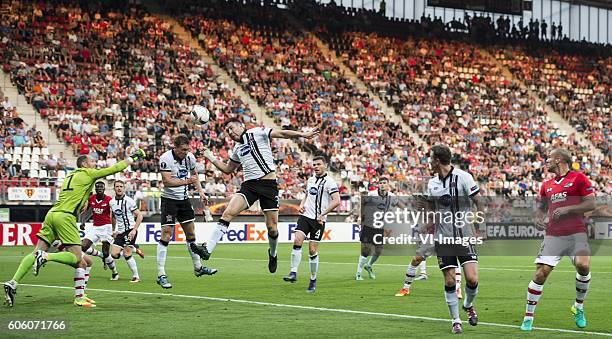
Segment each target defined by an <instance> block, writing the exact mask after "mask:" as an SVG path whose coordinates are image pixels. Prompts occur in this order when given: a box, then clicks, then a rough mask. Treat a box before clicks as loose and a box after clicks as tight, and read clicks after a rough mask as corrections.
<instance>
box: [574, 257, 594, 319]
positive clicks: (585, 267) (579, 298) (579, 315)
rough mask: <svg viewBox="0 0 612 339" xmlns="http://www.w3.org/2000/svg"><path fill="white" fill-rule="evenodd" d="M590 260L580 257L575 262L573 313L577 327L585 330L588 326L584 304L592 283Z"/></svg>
mask: <svg viewBox="0 0 612 339" xmlns="http://www.w3.org/2000/svg"><path fill="white" fill-rule="evenodd" d="M590 259H591V257H589V256H580V255H578V256H575V257H574V260H573V263H574V265H575V266H576V300H575V301H574V306H572V312H573V313H574V321H575V322H576V326H578V327H579V328H585V327H586V325H587V322H586V318H585V316H584V308H583V303H584V298H585V297H586V295H587V293H588V291H589V285H590V283H591V271H590Z"/></svg>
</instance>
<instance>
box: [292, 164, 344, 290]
mask: <svg viewBox="0 0 612 339" xmlns="http://www.w3.org/2000/svg"><path fill="white" fill-rule="evenodd" d="M312 167H313V169H314V175H313V176H312V177H310V178H309V179H308V182H307V183H306V195H305V196H304V199H302V202H301V203H300V217H299V218H298V220H297V228H296V230H295V233H294V234H295V239H294V241H293V251H292V252H291V271H290V272H289V274H288V275H287V276H285V277H284V278H283V279H284V280H285V281H289V282H292V283H294V282H296V281H297V270H298V266H300V261H301V260H302V244H303V243H304V240H305V239H306V236H308V237H309V240H310V242H309V245H308V253H309V255H310V260H309V264H310V283H309V285H308V289H307V290H306V291H307V292H309V293H313V292H314V291H315V289H316V284H317V270H318V267H319V253H318V248H319V241H321V238H322V237H323V232H325V221H326V220H327V214H329V213H330V212H332V211H333V210H334V209H336V207H338V206H339V205H340V193H338V185H337V184H336V181H335V180H334V179H333V178H332V177H330V176H329V175H327V161H326V160H325V158H324V157H322V156H316V157H314V159H312Z"/></svg>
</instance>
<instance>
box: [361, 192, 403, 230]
mask: <svg viewBox="0 0 612 339" xmlns="http://www.w3.org/2000/svg"><path fill="white" fill-rule="evenodd" d="M398 199H399V198H398V197H396V196H395V193H393V192H391V191H387V193H386V194H385V195H381V194H380V190H376V191H369V192H368V194H367V196H365V197H362V198H361V225H362V226H364V227H374V224H375V220H374V213H375V212H383V213H386V212H389V211H393V210H394V208H396V207H397V203H398V201H399V200H398Z"/></svg>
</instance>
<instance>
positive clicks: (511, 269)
mask: <svg viewBox="0 0 612 339" xmlns="http://www.w3.org/2000/svg"><path fill="white" fill-rule="evenodd" d="M2 258H23V256H22V255H3V256H2ZM167 258H170V259H188V258H189V259H191V257H187V256H185V257H181V256H168V257H167ZM214 260H231V261H260V262H268V260H265V259H247V258H222V257H213V258H212V259H211V261H214ZM279 262H289V260H279ZM319 264H327V265H356V263H351V262H333V261H319ZM376 266H383V267H384V266H387V267H404V268H405V267H407V266H408V262H407V263H406V264H405V265H401V264H376ZM427 267H428V268H438V265H427ZM517 267H523V266H508V268H506V267H487V266H482V264H480V265H479V266H478V270H479V271H509V272H532V273H533V272H535V266H534V267H532V268H531V267H530V266H524V267H525V268H522V269H521V268H517ZM555 272H560V273H576V271H568V270H558V269H556V270H555ZM593 273H594V274H612V272H607V271H603V272H602V271H593Z"/></svg>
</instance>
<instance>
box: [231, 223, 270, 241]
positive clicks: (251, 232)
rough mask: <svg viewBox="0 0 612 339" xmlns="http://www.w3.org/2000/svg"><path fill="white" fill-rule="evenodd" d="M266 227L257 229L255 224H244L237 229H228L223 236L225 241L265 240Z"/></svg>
mask: <svg viewBox="0 0 612 339" xmlns="http://www.w3.org/2000/svg"><path fill="white" fill-rule="evenodd" d="M266 232H267V229H265V228H264V229H263V230H261V229H257V227H256V226H255V224H244V227H242V228H241V229H239V230H236V229H229V230H227V233H226V234H225V236H224V238H225V240H227V241H266V240H268V238H267V237H266Z"/></svg>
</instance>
